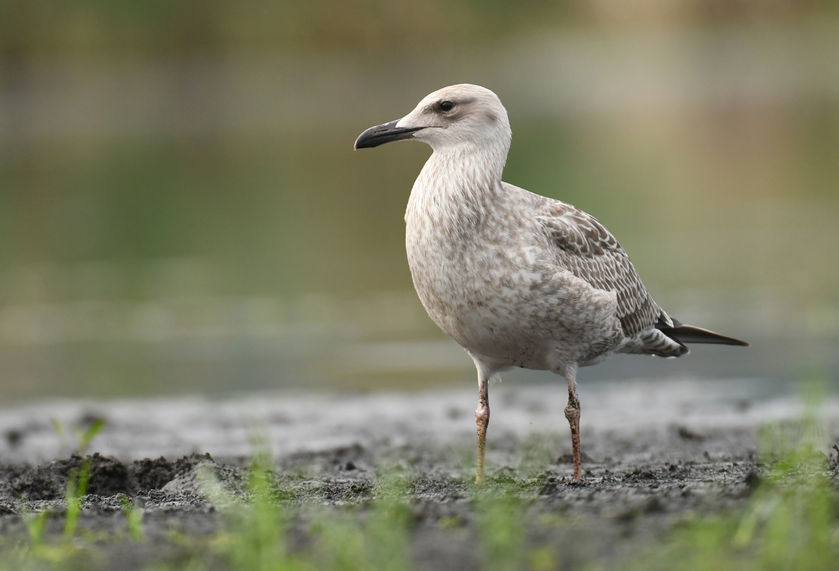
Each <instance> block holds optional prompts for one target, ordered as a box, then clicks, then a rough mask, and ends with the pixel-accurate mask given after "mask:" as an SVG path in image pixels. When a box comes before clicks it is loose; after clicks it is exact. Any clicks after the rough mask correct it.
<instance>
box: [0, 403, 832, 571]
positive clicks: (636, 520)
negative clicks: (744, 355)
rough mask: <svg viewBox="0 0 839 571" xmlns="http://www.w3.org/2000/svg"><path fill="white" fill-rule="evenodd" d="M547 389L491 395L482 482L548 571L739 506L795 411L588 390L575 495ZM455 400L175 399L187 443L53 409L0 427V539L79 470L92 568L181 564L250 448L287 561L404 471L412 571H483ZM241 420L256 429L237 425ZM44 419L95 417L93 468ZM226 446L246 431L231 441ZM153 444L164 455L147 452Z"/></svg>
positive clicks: (79, 406)
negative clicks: (100, 537) (768, 438)
mask: <svg viewBox="0 0 839 571" xmlns="http://www.w3.org/2000/svg"><path fill="white" fill-rule="evenodd" d="M636 389H637V387H636ZM542 390H543V389H541V388H538V387H537V388H532V387H531V388H526V389H523V390H514V389H510V388H509V387H507V388H505V389H504V390H497V391H496V397H497V398H496V401H497V402H498V403H499V404H498V406H497V407H496V408H497V410H494V411H493V413H494V414H495V416H494V417H493V423H491V425H490V432H489V451H488V458H487V460H488V476H489V481H490V484H491V485H497V486H506V488H505V489H511V490H514V493H515V495H516V496H517V497H518V499H519V500H520V506H521V509H522V510H523V512H522V521H523V524H524V527H525V528H526V529H525V530H524V534H525V537H526V541H527V542H528V543H529V544H532V545H551V546H552V549H555V551H556V553H558V554H559V557H560V559H559V560H558V561H556V564H557V565H558V566H568V565H574V564H575V563H581V562H588V563H591V562H593V561H594V562H596V563H597V564H599V565H602V566H604V567H606V568H610V567H615V568H617V567H620V564H621V562H622V561H626V560H627V559H629V558H632V557H634V556H637V555H638V554H640V553H642V552H643V551H644V550H645V549H648V548H649V547H650V546H653V545H655V543H656V542H657V541H658V540H659V539H660V538H661V537H663V536H664V534H666V533H668V532H669V531H671V530H672V529H674V527H675V526H678V525H679V522H681V521H684V520H685V518H689V517H696V515H697V514H698V515H702V514H714V513H721V512H723V511H725V510H728V509H732V508H737V507H738V506H742V505H744V504H745V503H746V502H747V501H748V498H749V497H750V495H751V494H752V492H753V491H754V490H755V488H756V487H757V486H758V485H759V483H760V481H761V479H762V478H763V477H764V476H765V473H766V467H765V466H764V465H763V463H762V461H761V457H760V455H759V454H758V450H759V448H760V447H761V443H760V442H761V438H762V437H761V432H762V431H764V430H766V428H765V427H766V426H767V424H772V423H775V424H778V423H784V422H792V421H794V419H795V418H797V417H798V415H800V414H801V408H800V407H799V406H798V405H797V404H796V399H794V398H792V397H785V398H784V399H781V400H779V399H770V400H768V401H762V402H757V401H749V402H747V403H745V404H744V402H745V401H744V399H743V397H742V396H737V395H736V394H735V395H730V396H727V397H725V398H720V397H719V395H717V396H715V397H712V396H708V394H705V395H704V396H696V395H695V394H694V393H692V391H691V390H687V391H685V390H684V387H682V388H681V389H677V390H673V389H671V390H670V393H667V391H664V393H665V394H663V395H662V394H661V392H659V394H658V395H657V396H656V397H655V398H649V399H648V402H650V403H652V405H654V406H662V405H663V401H665V400H670V401H671V402H670V403H669V405H668V407H666V410H670V412H669V413H664V412H663V413H662V414H661V415H658V416H654V417H650V415H648V414H647V413H646V412H644V411H638V410H637V407H636V408H633V407H631V406H630V407H629V408H630V409H633V410H634V412H627V411H626V408H627V406H626V404H627V402H630V404H631V399H629V401H627V399H626V396H625V395H624V398H623V399H621V398H620V397H617V396H614V395H613V397H608V395H609V394H611V391H612V390H613V389H612V388H609V387H608V386H606V387H601V388H600V389H599V390H593V391H591V394H593V395H594V397H593V398H590V399H589V400H597V399H599V400H600V401H601V402H603V403H604V404H603V408H602V410H601V411H600V412H599V413H597V412H592V413H591V414H590V415H589V416H590V417H593V418H592V420H591V422H590V424H587V423H586V422H585V420H584V422H583V449H584V451H585V453H586V456H585V458H584V472H585V477H584V480H583V481H582V482H581V483H579V484H573V483H572V482H571V471H572V467H571V463H570V455H569V454H568V452H569V450H568V449H569V448H570V443H569V442H568V436H567V432H566V430H567V426H564V425H563V424H562V423H561V422H560V421H564V419H563V418H562V417H561V413H560V414H554V413H555V411H556V410H559V411H561V408H557V407H556V405H561V404H562V403H561V402H560V401H559V400H558V399H557V400H556V402H554V401H553V400H551V398H546V397H545V396H544V393H543V392H542ZM630 394H631V393H630ZM467 395H468V393H460V392H446V393H441V394H437V393H434V394H427V395H419V396H417V395H413V396H412V395H389V396H372V395H367V396H364V395H359V396H353V397H346V396H345V397H340V398H336V397H334V396H321V397H311V396H309V397H299V398H298V397H292V396H288V395H282V396H281V397H277V398H262V399H259V401H258V402H259V403H261V406H262V408H260V407H257V406H256V402H257V401H247V402H244V403H243V402H239V403H238V404H236V405H233V404H230V403H208V402H204V401H198V402H194V401H183V402H181V403H179V405H178V404H177V403H176V406H172V404H171V403H170V406H169V407H167V408H165V410H166V416H167V417H168V420H169V422H168V423H163V424H162V425H161V426H162V427H163V429H164V430H166V431H168V430H176V429H177V427H178V426H181V427H182V428H183V430H182V434H181V435H180V438H175V437H174V436H177V434H175V435H173V437H172V438H169V439H168V440H167V439H165V438H161V434H159V433H158V432H156V430H154V429H153V427H151V428H149V427H148V426H145V425H144V423H143V422H142V421H141V417H145V418H146V421H147V424H150V423H153V421H154V420H155V417H154V415H151V416H149V415H147V414H146V412H147V411H148V410H149V409H153V408H155V407H156V405H155V403H145V404H142V403H141V404H138V403H131V402H124V403H98V404H95V405H91V404H90V403H73V404H72V405H69V404H66V403H65V404H64V405H62V406H63V408H62V407H55V406H53V407H52V408H50V407H49V406H48V405H43V406H45V407H46V408H45V409H43V410H42V409H28V410H22V411H17V412H16V413H11V412H9V413H8V414H6V415H5V416H4V422H5V425H3V426H2V427H0V428H2V429H3V434H5V439H4V440H5V442H4V443H3V445H2V446H3V447H2V449H1V450H2V452H3V453H4V454H3V461H0V536H2V537H4V538H5V540H6V541H9V540H10V538H11V539H14V538H21V540H23V539H25V538H26V536H27V528H26V518H27V517H31V514H32V513H33V512H40V511H43V510H49V511H50V513H51V516H50V518H49V520H48V522H47V528H46V529H47V532H46V533H47V536H48V537H49V536H50V535H52V536H59V535H60V534H61V533H62V529H63V528H62V526H63V517H62V516H63V514H65V512H66V501H65V497H66V491H67V482H68V478H73V477H75V474H77V473H78V470H80V469H81V468H82V464H83V462H84V461H85V459H87V462H89V466H90V480H89V485H88V489H87V493H86V495H85V496H84V498H83V501H82V508H83V510H82V515H81V518H80V522H79V526H80V528H81V529H83V530H85V531H86V532H90V531H92V532H102V533H106V534H107V535H108V537H109V538H110V539H109V540H108V541H104V542H102V543H101V551H102V554H103V556H102V559H100V560H98V563H97V565H98V566H101V568H116V567H115V566H118V567H119V568H124V569H127V568H142V567H145V566H148V565H150V564H153V563H155V562H160V561H168V562H171V561H173V560H177V558H178V557H179V556H185V555H184V553H183V550H184V547H183V542H179V541H176V540H174V539H173V538H174V537H177V536H188V537H199V538H200V537H210V536H212V535H213V534H214V533H217V532H219V531H221V530H222V529H223V528H224V525H225V521H224V518H223V516H222V514H221V513H220V511H219V510H217V509H216V506H214V505H213V504H212V502H211V501H209V500H208V498H207V494H206V493H205V491H206V490H205V489H203V488H202V486H201V484H200V482H199V479H198V478H197V476H196V468H197V467H198V466H210V467H211V468H212V469H213V471H214V472H215V473H216V474H217V476H218V479H219V481H220V482H221V483H222V485H223V486H224V487H225V488H226V489H227V490H229V491H230V492H231V493H232V494H234V495H239V496H245V495H246V494H247V478H248V466H249V465H250V462H251V455H252V453H253V450H254V447H259V446H265V447H267V451H270V452H271V454H272V458H273V460H272V463H273V468H274V471H275V475H276V480H277V483H278V486H279V488H280V489H282V490H284V492H285V496H284V497H285V498H286V499H285V500H284V501H283V506H284V508H283V509H285V510H286V511H287V512H288V516H289V518H290V521H291V522H292V528H291V531H290V533H289V536H288V537H289V541H290V542H291V544H292V545H291V548H292V549H296V548H301V547H304V546H306V545H308V544H309V541H310V538H309V536H308V530H309V523H310V522H309V520H308V518H309V515H308V514H310V513H311V508H312V507H313V506H314V507H316V508H317V509H326V510H337V511H341V510H344V511H346V510H347V509H352V510H355V511H354V512H352V513H356V514H360V515H359V517H363V514H364V512H365V510H366V509H368V506H369V505H370V504H371V501H372V500H373V499H374V497H375V493H376V485H377V482H379V481H380V480H381V478H382V477H386V476H387V474H388V473H393V472H394V471H398V472H399V473H402V474H406V475H407V482H408V487H407V489H406V492H405V493H406V501H407V504H408V505H409V507H410V513H411V521H410V525H409V528H408V529H409V532H408V533H409V537H410V544H411V552H412V560H413V561H414V563H415V565H416V567H417V568H420V569H441V568H458V569H478V568H481V566H482V555H481V551H480V549H479V548H477V547H476V546H478V545H480V533H481V531H480V530H481V528H480V522H479V521H478V519H479V518H478V516H476V510H475V498H476V488H475V486H474V484H473V483H472V465H471V462H472V461H473V458H474V453H473V451H472V444H473V438H474V436H473V435H472V434H471V427H472V426H473V424H472V421H471V420H472V419H471V414H470V410H469V407H468V405H467V404H466V403H467V402H468V401H467ZM295 399H297V400H295ZM642 400H643V399H642ZM747 400H748V399H747ZM461 401H463V402H461ZM604 401H605V402H604ZM158 404H160V403H158ZM838 404H839V403H836V402H834V401H833V400H829V401H826V402H825V406H824V415H825V417H826V422H827V426H828V427H829V430H830V431H831V434H830V437H831V438H832V439H833V441H836V440H839V423H838V422H837V419H839V415H837V414H836V412H837V411H839V406H837V405H838ZM39 406H40V405H39ZM161 406H162V405H161ZM144 407H149V408H144ZM610 407H612V408H610ZM243 410H247V411H249V414H248V415H246V416H247V417H249V418H250V419H251V421H245V420H243V417H242V411H243ZM584 410H585V409H584ZM39 411H40V412H39ZM132 411H133V412H132ZM674 411H675V412H674ZM48 412H53V413H56V414H58V415H59V416H61V419H59V420H58V422H63V423H65V424H66V426H68V427H77V426H78V427H84V426H85V425H86V423H87V424H89V422H90V417H91V416H93V417H96V418H99V417H101V418H104V419H105V421H106V424H105V428H104V429H103V431H102V433H101V434H100V435H98V436H97V437H96V438H95V439H94V441H93V443H92V445H91V447H90V449H91V452H90V453H87V454H85V455H79V454H73V453H71V452H68V451H66V450H63V449H62V447H63V446H66V445H67V443H66V442H65V443H62V442H60V441H61V438H54V437H48V436H47V435H48V434H49V428H48V426H47V421H45V420H43V419H42V418H39V414H41V413H43V414H47V413H48ZM269 413H270V414H269ZM409 413H410V415H412V416H409V415H408V414H409ZM297 415H302V416H299V417H298V416H297ZM198 417H201V418H202V419H203V420H202V422H206V426H204V428H203V429H201V430H199V431H198V432H196V433H195V434H194V435H193V437H194V438H196V439H197V441H198V442H200V441H202V439H206V440H203V441H204V442H205V444H206V445H205V446H203V447H202V448H203V449H201V448H199V446H200V444H199V443H198V442H192V441H190V439H189V438H187V437H186V433H188V432H189V430H190V429H193V430H194V429H195V428H196V427H195V424H196V422H197V420H196V419H197V418H198ZM254 418H261V419H262V423H261V424H260V423H259V422H252V420H253V419H254ZM496 418H498V420H496ZM584 419H585V416H584ZM191 422H192V424H190V423H191ZM301 423H302V426H301ZM241 425H246V426H245V427H244V428H242V426H241ZM144 426H145V428H142V427H144ZM161 426H158V428H161ZM210 426H215V432H213V431H212V430H210V429H209V428H208V427H210ZM172 427H175V428H172ZM236 431H241V433H240V434H238V435H237V436H231V433H233V432H236ZM68 432H70V431H68ZM124 433H125V434H124ZM128 433H131V434H128ZM255 433H257V434H261V435H262V436H261V438H262V440H261V441H260V442H262V444H254V440H255V437H254V434H255ZM292 437H294V440H293V441H289V440H288V439H290V438H292ZM237 439H238V440H237ZM257 440H258V439H257ZM155 443H158V444H157V447H158V448H159V449H160V451H161V452H162V454H163V455H156V456H147V455H145V454H144V453H143V452H144V451H145V450H147V449H149V448H154V446H155ZM237 447H238V449H237ZM184 448H193V449H194V450H192V451H185V450H184ZM96 450H98V451H96ZM50 456H52V457H50ZM825 457H826V466H827V467H828V469H831V470H833V471H834V478H835V479H836V478H837V476H836V471H837V464H839V451H836V450H826V451H825ZM126 500H127V501H128V502H130V503H131V505H133V506H135V507H136V509H138V510H141V513H142V524H143V531H144V534H145V539H144V540H143V541H141V542H137V541H132V540H131V539H130V537H129V535H128V531H129V530H128V524H127V519H126V517H125V516H124V514H123V506H124V505H125V502H126ZM546 521H550V522H551V523H550V524H549V525H548V524H545V522H546ZM531 522H534V523H533V525H531Z"/></svg>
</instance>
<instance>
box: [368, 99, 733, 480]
mask: <svg viewBox="0 0 839 571" xmlns="http://www.w3.org/2000/svg"><path fill="white" fill-rule="evenodd" d="M511 136H512V135H511V131H510V123H509V120H508V119H507V110H506V109H504V106H503V105H502V104H501V101H500V100H499V99H498V97H497V96H496V95H495V93H493V92H492V91H490V90H488V89H486V88H483V87H480V86H477V85H470V84H460V85H452V86H449V87H444V88H442V89H440V90H438V91H435V92H434V93H431V94H430V95H428V96H426V97H425V98H424V99H423V100H422V101H420V102H419V104H418V105H417V106H416V108H415V109H414V110H413V111H411V112H410V113H408V114H407V115H405V116H404V117H402V118H401V119H398V120H395V121H390V122H389V123H384V124H382V125H377V126H375V127H371V128H369V129H367V130H366V131H364V132H363V133H361V135H359V137H358V139H357V140H356V141H355V148H356V149H362V148H367V147H376V146H378V145H381V144H383V143H388V142H390V141H399V140H403V139H416V140H418V141H422V142H423V143H426V144H428V145H429V146H431V148H432V150H433V152H432V154H431V157H429V159H428V161H427V162H426V163H425V166H423V168H422V171H421V172H420V174H419V176H418V177H417V180H416V182H414V187H413V189H412V190H411V196H410V198H409V199H408V208H407V210H406V212H405V224H406V231H405V246H406V249H407V252H408V265H409V266H410V269H411V276H412V277H413V280H414V287H415V288H416V290H417V294H418V295H419V298H420V301H422V304H423V306H424V307H425V310H426V311H427V312H428V315H429V317H431V319H432V320H433V321H434V323H436V324H437V325H438V326H439V327H440V329H442V330H443V331H445V332H446V333H447V334H448V335H449V336H451V337H452V338H453V339H454V340H455V341H457V342H458V343H459V344H460V345H461V346H462V347H463V348H464V349H466V351H467V352H468V353H469V355H470V356H471V357H472V360H473V361H474V362H475V367H476V368H477V370H478V408H477V410H476V411H475V419H476V424H477V428H478V458H477V476H476V480H477V481H478V482H481V481H483V478H484V451H485V445H486V431H487V426H488V425H489V394H488V383H489V379H490V378H491V377H492V376H493V375H495V374H496V373H498V372H499V371H502V370H504V369H507V368H510V367H524V368H527V369H540V370H549V371H553V372H554V373H557V374H560V375H562V376H563V377H565V379H566V381H567V382H568V405H567V406H566V408H565V417H566V418H567V419H568V423H569V425H570V427H571V445H572V453H573V458H574V481H575V482H577V481H579V480H580V477H581V474H582V468H581V460H580V399H579V398H578V397H577V390H576V389H577V382H576V376H577V368H578V367H580V366H585V365H593V364H595V363H598V362H600V361H602V360H603V359H605V358H606V357H608V356H610V355H611V354H613V353H635V354H644V355H658V356H660V357H680V356H682V355H684V354H686V353H687V352H688V348H687V346H686V345H685V344H686V343H716V344H723V345H747V343H745V342H743V341H740V340H738V339H733V338H731V337H725V336H723V335H719V334H717V333H714V332H712V331H708V330H706V329H700V328H698V327H693V326H691V325H683V324H681V323H679V322H678V321H677V320H675V319H673V318H672V317H670V316H669V315H667V313H666V312H665V311H664V310H663V309H661V308H660V307H659V306H658V305H657V304H656V303H655V301H653V298H652V297H651V296H650V294H649V293H648V292H647V290H646V288H645V287H644V284H643V283H642V282H641V278H640V277H639V276H638V273H637V272H636V270H635V267H634V266H633V265H632V262H630V261H629V256H628V255H627V253H626V252H625V251H624V249H623V248H621V246H620V244H619V243H618V241H617V240H616V239H615V237H614V236H612V234H611V233H610V232H609V231H608V230H607V229H606V228H605V227H604V226H603V225H602V224H600V222H598V221H597V220H596V219H595V218H594V217H593V216H591V215H589V214H587V213H585V212H583V211H582V210H579V209H578V208H576V207H574V206H572V205H570V204H566V203H564V202H560V201H558V200H553V199H550V198H547V197H544V196H540V195H538V194H533V193H531V192H529V191H527V190H524V189H522V188H519V187H517V186H513V185H512V184H509V183H506V182H503V181H502V180H501V173H502V171H503V170H504V164H505V163H506V162H507V151H508V150H509V149H510V139H511Z"/></svg>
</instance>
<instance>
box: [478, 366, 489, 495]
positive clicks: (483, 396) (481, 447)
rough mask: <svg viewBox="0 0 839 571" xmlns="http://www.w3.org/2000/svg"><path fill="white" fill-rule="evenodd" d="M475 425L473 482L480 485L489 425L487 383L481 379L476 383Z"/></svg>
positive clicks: (484, 379)
mask: <svg viewBox="0 0 839 571" xmlns="http://www.w3.org/2000/svg"><path fill="white" fill-rule="evenodd" d="M475 424H476V425H477V426H478V468H477V473H476V475H475V482H476V483H478V484H482V483H483V482H484V456H485V452H486V441H487V426H488V425H489V383H488V382H487V379H486V378H483V377H482V378H480V379H479V381H478V408H477V409H476V410H475Z"/></svg>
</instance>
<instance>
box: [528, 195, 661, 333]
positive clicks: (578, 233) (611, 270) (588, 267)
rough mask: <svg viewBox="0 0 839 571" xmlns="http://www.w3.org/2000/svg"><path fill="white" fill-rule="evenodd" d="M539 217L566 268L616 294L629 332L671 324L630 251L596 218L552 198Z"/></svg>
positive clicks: (622, 325)
mask: <svg viewBox="0 0 839 571" xmlns="http://www.w3.org/2000/svg"><path fill="white" fill-rule="evenodd" d="M537 220H538V223H540V224H541V225H542V227H543V228H544V229H545V231H546V233H547V236H548V239H549V240H550V241H551V243H552V244H553V245H555V246H556V250H555V252H556V256H557V260H558V262H559V263H560V264H561V265H562V266H563V267H564V268H565V269H567V270H568V271H570V272H571V273H572V274H574V275H575V276H577V277H578V278H580V279H582V280H585V281H586V282H588V283H589V284H591V286H592V287H595V288H597V289H600V290H605V291H610V292H611V291H613V292H615V293H616V294H617V301H618V319H620V323H621V328H622V329H623V332H624V334H625V335H626V336H628V337H631V336H633V335H635V334H636V333H638V332H640V331H642V330H644V329H647V328H649V327H653V326H655V325H656V324H657V323H660V322H661V323H663V324H666V325H669V326H672V321H671V320H670V318H669V317H668V316H667V314H666V313H664V311H662V310H661V308H660V307H659V306H658V305H657V304H656V303H655V301H653V298H652V297H651V296H650V294H649V293H648V292H647V288H645V287H644V284H643V282H642V281H641V277H640V276H639V275H638V272H637V271H636V270H635V266H633V265H632V262H631V261H630V260H629V255H628V254H627V253H626V251H625V250H624V249H623V248H622V247H621V245H620V244H619V243H618V241H617V239H616V238H615V237H614V236H613V235H612V234H611V232H609V231H608V230H607V229H606V227H605V226H603V224H601V223H600V222H599V221H598V220H597V219H596V218H594V217H593V216H591V215H590V214H587V213H585V212H583V211H582V210H580V209H579V208H576V207H574V206H572V205H570V204H565V203H564V202H559V201H551V203H550V205H549V206H548V207H547V208H546V209H544V210H542V212H541V213H540V215H539V216H538V217H537Z"/></svg>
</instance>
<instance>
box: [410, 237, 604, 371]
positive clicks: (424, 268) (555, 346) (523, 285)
mask: <svg viewBox="0 0 839 571" xmlns="http://www.w3.org/2000/svg"><path fill="white" fill-rule="evenodd" d="M419 254H421V255H419ZM408 258H409V265H410V268H411V275H412V277H413V280H414V285H415V287H416V290H417V294H418V295H419V298H420V300H421V301H422V304H423V306H424V307H425V309H426V311H427V312H428V315H429V317H431V319H432V320H433V321H434V322H435V323H436V324H437V326H438V327H440V329H442V330H443V331H444V332H445V333H447V334H448V335H449V336H450V337H452V338H453V339H454V340H455V341H457V342H458V343H459V344H460V345H461V346H462V347H464V348H465V349H466V350H467V351H468V352H469V353H470V354H472V355H473V356H474V357H477V358H481V359H484V360H487V361H491V362H493V363H496V364H497V365H498V366H499V367H507V366H515V367H524V368H528V369H549V370H561V369H564V368H565V367H567V366H568V365H569V364H577V363H580V364H583V363H585V362H588V361H591V360H592V359H594V358H596V357H598V356H600V355H602V354H605V353H608V352H609V351H611V350H612V349H613V348H614V347H615V346H616V345H617V344H618V342H619V338H618V337H617V333H616V330H619V328H620V325H619V323H618V321H617V319H616V318H615V301H614V295H609V294H606V293H605V292H601V291H599V290H594V289H593V288H591V287H590V286H589V285H588V284H586V283H585V282H582V281H581V280H579V279H577V278H575V277H574V276H572V275H571V274H570V273H568V272H561V271H559V272H557V271H556V270H551V269H545V268H544V267H534V266H533V265H530V264H528V263H526V256H523V255H522V256H515V255H512V256H511V255H510V253H509V252H495V253H490V252H486V251H482V252H481V253H480V255H472V256H468V260H467V259H464V258H458V257H457V256H429V255H428V250H424V251H422V252H421V253H418V252H416V251H415V252H413V253H412V252H411V251H410V250H409V256H408ZM476 260H478V261H479V263H478V264H476V263H475V261H476ZM516 268H517V269H516ZM593 353H594V354H593Z"/></svg>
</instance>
